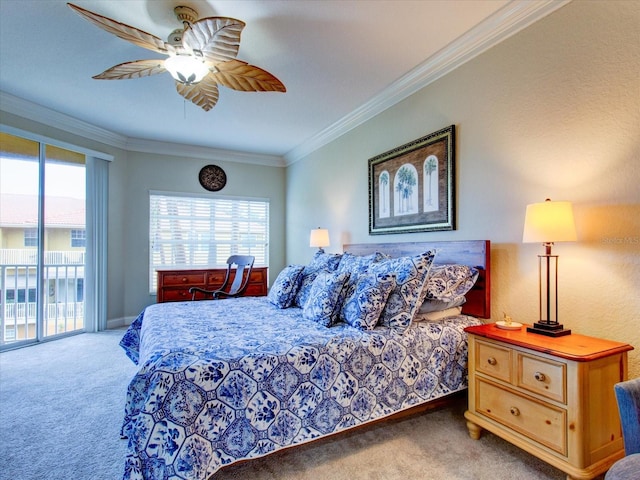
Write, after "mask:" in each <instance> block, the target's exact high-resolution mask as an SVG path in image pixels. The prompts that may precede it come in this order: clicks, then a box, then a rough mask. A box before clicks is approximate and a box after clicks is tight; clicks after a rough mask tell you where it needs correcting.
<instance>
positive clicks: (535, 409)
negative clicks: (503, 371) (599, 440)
mask: <svg viewBox="0 0 640 480" xmlns="http://www.w3.org/2000/svg"><path fill="white" fill-rule="evenodd" d="M476 392H477V395H476V411H477V412H479V413H482V414H484V415H485V416H487V417H489V418H492V419H493V420H495V421H497V422H500V423H502V424H503V425H506V426H507V427H509V428H511V429H512V430H515V431H516V432H519V433H521V434H523V435H525V436H527V437H528V438H530V439H532V440H534V441H536V442H538V443H540V444H542V445H544V446H546V447H548V448H550V449H552V450H554V451H556V452H558V453H560V454H562V455H566V454H567V438H566V432H567V412H566V410H564V409H562V408H558V407H554V406H553V405H550V404H547V403H544V402H540V401H537V400H535V399H533V398H530V397H527V396H525V395H520V394H518V393H516V392H514V391H511V390H506V389H505V388H504V387H501V386H499V385H494V384H493V383H491V382H488V381H485V380H483V379H480V378H476Z"/></svg>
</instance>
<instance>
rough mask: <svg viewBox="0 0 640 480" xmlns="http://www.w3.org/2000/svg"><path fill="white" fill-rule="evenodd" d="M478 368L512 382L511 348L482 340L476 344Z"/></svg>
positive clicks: (480, 370)
mask: <svg viewBox="0 0 640 480" xmlns="http://www.w3.org/2000/svg"><path fill="white" fill-rule="evenodd" d="M475 360H476V362H475V363H476V369H477V370H478V371H479V372H482V373H484V374H486V375H489V376H491V377H494V378H498V379H500V380H504V381H505V382H509V383H511V349H510V348H505V347H502V346H499V345H495V344H493V343H486V342H483V341H481V340H479V341H478V342H477V345H476V359H475Z"/></svg>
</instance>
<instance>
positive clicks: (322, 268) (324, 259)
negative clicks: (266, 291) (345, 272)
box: [293, 252, 342, 308]
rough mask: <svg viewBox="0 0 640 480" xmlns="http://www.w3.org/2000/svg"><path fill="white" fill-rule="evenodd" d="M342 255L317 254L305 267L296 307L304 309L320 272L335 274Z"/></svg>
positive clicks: (295, 303)
mask: <svg viewBox="0 0 640 480" xmlns="http://www.w3.org/2000/svg"><path fill="white" fill-rule="evenodd" d="M341 258H342V255H341V254H335V253H324V252H316V254H315V255H314V256H313V258H312V259H311V262H309V265H307V266H306V267H304V270H303V272H302V280H301V281H300V288H299V289H298V293H297V294H296V298H295V300H294V302H293V303H294V305H295V306H297V307H301V308H303V307H304V306H305V304H306V303H307V299H308V298H309V292H310V291H311V285H312V284H313V281H314V280H315V279H316V276H317V275H318V273H320V272H333V271H335V270H336V269H337V268H338V264H339V263H340V259H341Z"/></svg>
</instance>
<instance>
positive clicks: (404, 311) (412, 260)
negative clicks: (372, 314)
mask: <svg viewBox="0 0 640 480" xmlns="http://www.w3.org/2000/svg"><path fill="white" fill-rule="evenodd" d="M434 257H435V252H434V251H431V250H429V251H428V252H424V253H421V254H420V255H415V256H413V257H399V258H392V259H390V260H385V261H383V262H380V263H374V264H373V265H371V267H370V268H369V271H370V272H372V273H395V274H396V287H395V288H394V289H393V290H392V291H391V293H390V294H389V298H388V299H387V304H386V305H385V307H384V309H383V310H382V315H380V320H379V321H378V325H382V326H385V327H393V328H395V329H397V330H399V331H401V332H403V331H404V330H406V329H407V328H409V326H410V325H411V320H412V319H413V316H414V315H415V313H416V311H417V310H418V307H419V306H420V304H421V303H422V300H423V299H424V298H423V297H424V294H423V293H422V292H423V290H424V286H425V283H426V281H427V275H428V273H429V269H430V268H431V264H432V263H433V258H434Z"/></svg>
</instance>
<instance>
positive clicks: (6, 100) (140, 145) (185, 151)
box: [0, 91, 286, 167]
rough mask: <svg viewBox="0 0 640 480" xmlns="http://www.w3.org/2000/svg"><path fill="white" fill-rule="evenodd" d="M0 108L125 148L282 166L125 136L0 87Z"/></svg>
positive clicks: (279, 161)
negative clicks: (4, 90)
mask: <svg viewBox="0 0 640 480" xmlns="http://www.w3.org/2000/svg"><path fill="white" fill-rule="evenodd" d="M0 110H1V111H4V112H7V113H11V114H13V115H17V116H19V117H23V118H26V119H28V120H32V121H34V122H38V123H41V124H44V125H50V126H54V127H55V128H57V129H59V130H63V131H65V132H68V133H72V134H74V135H78V136H81V137H83V138H86V139H89V140H94V141H96V142H100V143H103V144H105V145H109V146H112V147H116V148H120V149H122V150H126V151H133V152H144V153H154V154H162V155H175V156H182V157H193V158H204V159H209V160H219V161H226V162H238V163H249V164H253V165H262V166H269V167H285V166H286V163H285V160H284V158H283V157H281V156H276V155H265V154H259V153H246V152H237V151H232V150H222V149H216V148H210V147H200V146H194V145H183V144H179V143H169V142H159V141H155V140H144V139H140V138H132V137H126V136H124V135H120V134H118V133H114V132H111V131H109V130H106V129H104V128H100V127H96V126H95V125H92V124H90V123H88V122H84V121H82V120H78V119H77V118H74V117H71V116H69V115H66V114H63V113H60V112H57V111H55V110H52V109H50V108H47V107H44V106H42V105H38V104H37V103H33V102H30V101H28V100H25V99H23V98H19V97H16V96H14V95H11V94H8V93H6V92H1V91H0Z"/></svg>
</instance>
